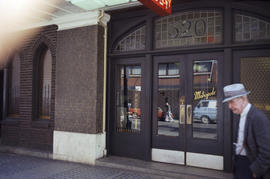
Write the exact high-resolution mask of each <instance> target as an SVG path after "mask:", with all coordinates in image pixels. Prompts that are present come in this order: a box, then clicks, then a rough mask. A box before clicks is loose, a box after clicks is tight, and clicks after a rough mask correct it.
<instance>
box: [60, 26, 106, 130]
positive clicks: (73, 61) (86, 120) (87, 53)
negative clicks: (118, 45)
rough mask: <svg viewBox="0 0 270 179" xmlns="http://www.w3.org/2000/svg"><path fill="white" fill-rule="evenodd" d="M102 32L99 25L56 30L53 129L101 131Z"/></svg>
mask: <svg viewBox="0 0 270 179" xmlns="http://www.w3.org/2000/svg"><path fill="white" fill-rule="evenodd" d="M103 35H104V32H103V28H102V27H100V26H98V25H95V26H88V27H81V28H76V29H70V30H65V31H59V32H58V35H57V66H58V67H61V68H57V71H56V76H57V79H56V105H55V108H56V114H55V130H58V131H68V132H79V133H87V134H96V133H99V132H101V131H102V111H103V110H102V106H103V76H104V74H103V60H104V53H103V48H104V46H103V44H104V39H103Z"/></svg>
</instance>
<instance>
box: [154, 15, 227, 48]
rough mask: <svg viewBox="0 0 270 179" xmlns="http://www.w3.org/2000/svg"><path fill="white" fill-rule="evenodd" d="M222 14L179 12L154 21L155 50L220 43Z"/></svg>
mask: <svg viewBox="0 0 270 179" xmlns="http://www.w3.org/2000/svg"><path fill="white" fill-rule="evenodd" d="M222 36H223V13H222V12H221V11H219V10H194V11H187V12H180V13H176V14H173V15H170V16H166V17H161V18H158V19H156V20H155V48H168V47H179V46H193V45H203V44H217V43H222V41H223V39H222Z"/></svg>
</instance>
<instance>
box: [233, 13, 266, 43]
mask: <svg viewBox="0 0 270 179" xmlns="http://www.w3.org/2000/svg"><path fill="white" fill-rule="evenodd" d="M234 38H235V41H236V42H245V41H251V40H266V39H270V22H267V21H265V20H263V19H258V18H256V17H252V16H246V15H242V14H235V24H234Z"/></svg>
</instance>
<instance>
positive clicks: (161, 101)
mask: <svg viewBox="0 0 270 179" xmlns="http://www.w3.org/2000/svg"><path fill="white" fill-rule="evenodd" d="M221 65H222V54H218V53H216V54H214V53H213V54H197V55H178V56H166V57H165V56H164V57H156V58H155V60H154V77H153V78H154V91H153V92H154V98H153V133H152V137H153V145H152V146H153V148H152V159H153V160H157V161H161V162H168V163H177V164H184V165H192V166H199V167H206V168H215V169H223V156H222V146H223V134H222V131H223V130H222V127H223V125H222V123H223V121H222V117H221V116H222V115H221V113H222V110H221V107H219V106H221V101H222V86H221V84H222V83H221V76H220V74H221V72H220V71H219V69H221ZM161 155H164V156H165V157H163V158H162V157H160V156H161ZM160 158H162V160H160ZM209 160H210V162H209V163H206V162H205V161H209ZM212 162H213V163H212Z"/></svg>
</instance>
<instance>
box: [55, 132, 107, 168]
mask: <svg viewBox="0 0 270 179" xmlns="http://www.w3.org/2000/svg"><path fill="white" fill-rule="evenodd" d="M53 139H54V140H53V159H56V160H65V161H71V162H79V163H85V164H92V165H94V164H95V161H96V160H97V159H99V158H102V157H104V156H105V155H106V149H105V140H106V134H105V133H102V134H84V133H75V132H64V131H54V135H53Z"/></svg>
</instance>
